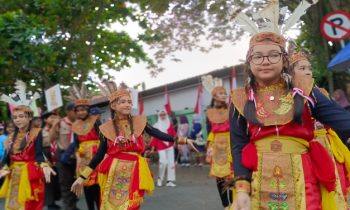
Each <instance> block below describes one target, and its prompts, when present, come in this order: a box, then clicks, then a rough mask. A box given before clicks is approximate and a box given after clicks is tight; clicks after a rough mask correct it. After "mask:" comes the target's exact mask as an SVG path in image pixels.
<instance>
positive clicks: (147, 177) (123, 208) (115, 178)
mask: <svg viewBox="0 0 350 210" xmlns="http://www.w3.org/2000/svg"><path fill="white" fill-rule="evenodd" d="M127 154H130V155H134V156H137V158H138V160H137V161H138V163H139V164H138V165H139V167H138V168H135V166H136V161H133V160H122V159H117V158H114V159H113V162H112V165H111V168H110V170H109V172H108V176H107V177H106V175H105V174H101V173H99V175H98V180H99V184H100V187H101V189H104V190H103V192H102V204H101V210H110V209H115V210H127V209H129V208H130V207H135V206H139V205H141V203H142V202H143V197H142V196H141V195H140V194H139V191H140V190H145V191H146V192H147V193H152V192H153V190H154V182H153V178H152V175H151V171H150V170H149V167H148V164H147V162H146V160H145V158H143V157H142V156H141V155H139V154H137V153H127ZM135 170H138V171H139V182H140V183H139V189H138V190H136V191H134V192H133V194H132V199H129V197H130V193H132V192H131V191H130V189H131V187H130V185H131V184H132V183H131V181H132V180H133V176H134V175H135Z"/></svg>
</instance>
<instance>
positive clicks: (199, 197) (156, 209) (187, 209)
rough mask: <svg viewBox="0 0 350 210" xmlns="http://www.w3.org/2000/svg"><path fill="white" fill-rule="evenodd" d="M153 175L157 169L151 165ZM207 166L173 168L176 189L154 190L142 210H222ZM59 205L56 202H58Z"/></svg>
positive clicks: (1, 206) (82, 204) (83, 207)
mask: <svg viewBox="0 0 350 210" xmlns="http://www.w3.org/2000/svg"><path fill="white" fill-rule="evenodd" d="M151 169H152V172H153V173H154V176H155V177H156V176H157V166H156V165H152V166H151ZM208 173H209V166H204V167H202V168H200V167H194V166H191V167H188V168H183V167H180V166H177V174H176V176H177V181H176V184H177V186H176V187H174V188H170V187H156V189H155V191H154V192H153V195H152V196H147V195H146V197H145V201H144V204H143V205H142V208H141V209H142V210H178V209H181V210H197V209H198V210H202V209H204V210H206V209H208V210H222V209H223V208H222V207H221V203H220V198H219V194H218V192H217V188H216V182H215V179H214V178H210V177H208ZM4 203H5V201H4V199H1V200H0V209H4ZM58 204H60V202H58ZM78 207H79V208H80V209H81V210H86V209H87V208H86V204H85V200H84V198H80V200H79V203H78Z"/></svg>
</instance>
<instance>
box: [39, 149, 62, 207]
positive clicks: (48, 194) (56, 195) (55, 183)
mask: <svg viewBox="0 0 350 210" xmlns="http://www.w3.org/2000/svg"><path fill="white" fill-rule="evenodd" d="M43 153H44V155H45V157H46V158H47V159H48V160H49V161H50V162H52V157H51V148H50V147H43ZM52 169H53V170H54V171H55V172H56V176H53V175H51V182H50V183H45V194H44V205H45V206H49V205H52V204H54V203H55V201H58V200H60V199H61V192H60V190H57V189H59V188H60V184H59V176H60V175H59V173H58V171H57V168H56V167H55V166H53V167H52Z"/></svg>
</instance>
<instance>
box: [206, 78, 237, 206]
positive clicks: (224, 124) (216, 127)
mask: <svg viewBox="0 0 350 210" xmlns="http://www.w3.org/2000/svg"><path fill="white" fill-rule="evenodd" d="M202 80H203V81H202V83H203V86H204V88H205V89H206V90H207V91H208V92H210V93H211V96H212V100H211V104H210V108H209V109H208V110H207V119H208V120H207V129H208V142H207V157H206V159H207V162H209V163H210V173H209V175H210V176H212V177H215V178H216V184H217V189H218V191H219V194H220V198H221V203H222V206H223V207H224V209H228V208H229V206H230V205H231V203H232V191H231V190H230V189H225V186H224V184H225V181H226V180H227V179H231V178H232V176H233V171H232V157H231V154H230V148H231V147H230V132H229V131H230V126H229V119H228V107H227V103H226V99H227V92H226V89H225V88H224V87H223V86H222V81H221V80H216V83H215V82H214V81H215V80H214V79H213V78H212V76H211V75H208V76H204V77H202Z"/></svg>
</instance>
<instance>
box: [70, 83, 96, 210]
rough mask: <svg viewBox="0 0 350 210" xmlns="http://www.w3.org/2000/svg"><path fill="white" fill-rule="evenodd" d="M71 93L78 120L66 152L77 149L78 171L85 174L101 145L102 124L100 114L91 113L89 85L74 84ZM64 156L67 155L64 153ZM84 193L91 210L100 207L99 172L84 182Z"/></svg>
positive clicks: (73, 126)
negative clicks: (71, 141)
mask: <svg viewBox="0 0 350 210" xmlns="http://www.w3.org/2000/svg"><path fill="white" fill-rule="evenodd" d="M68 90H69V93H70V95H69V96H68V97H67V99H70V101H73V102H74V105H75V106H74V112H75V115H76V118H77V119H76V120H75V121H74V123H73V124H72V132H73V143H72V144H71V145H70V146H69V148H68V149H67V150H66V152H65V153H67V154H68V153H70V151H71V150H72V148H73V149H75V150H76V160H77V164H76V171H77V175H78V176H80V175H81V174H83V173H84V172H83V170H84V168H85V167H86V166H87V164H89V162H90V161H91V159H92V158H93V156H94V155H95V154H96V152H97V148H98V146H99V143H100V141H99V133H100V129H99V126H100V125H101V122H100V120H99V119H98V116H93V115H90V113H89V111H90V99H89V93H88V90H87V87H86V86H85V85H84V84H82V86H81V88H80V89H79V88H78V87H77V86H76V85H73V86H72V87H71V88H69V89H68ZM64 156H66V155H65V154H64ZM84 195H85V201H86V204H87V207H88V209H89V210H94V209H100V196H99V195H100V187H99V185H98V182H97V173H96V172H94V173H92V174H91V176H90V177H89V178H88V179H86V180H85V182H84Z"/></svg>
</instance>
